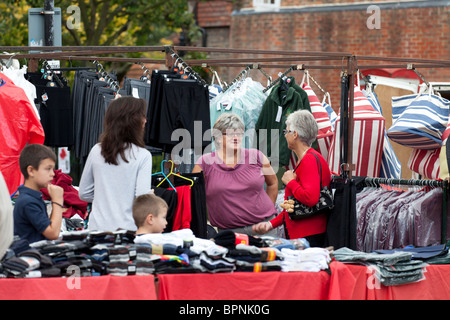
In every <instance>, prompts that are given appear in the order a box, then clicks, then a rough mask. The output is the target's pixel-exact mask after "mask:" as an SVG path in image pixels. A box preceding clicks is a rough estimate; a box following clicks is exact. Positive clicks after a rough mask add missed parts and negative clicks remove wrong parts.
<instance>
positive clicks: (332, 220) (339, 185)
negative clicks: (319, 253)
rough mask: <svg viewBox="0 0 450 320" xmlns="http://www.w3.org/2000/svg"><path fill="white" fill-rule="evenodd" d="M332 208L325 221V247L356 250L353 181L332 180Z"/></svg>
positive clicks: (354, 186)
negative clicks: (333, 190)
mask: <svg viewBox="0 0 450 320" xmlns="http://www.w3.org/2000/svg"><path fill="white" fill-rule="evenodd" d="M330 188H331V189H335V192H334V208H333V210H332V212H331V213H330V215H329V216H328V221H327V230H326V240H325V245H326V246H333V247H334V248H335V249H339V248H342V247H347V248H349V249H352V250H356V225H357V217H356V182H355V180H353V179H333V180H332V181H331V185H330Z"/></svg>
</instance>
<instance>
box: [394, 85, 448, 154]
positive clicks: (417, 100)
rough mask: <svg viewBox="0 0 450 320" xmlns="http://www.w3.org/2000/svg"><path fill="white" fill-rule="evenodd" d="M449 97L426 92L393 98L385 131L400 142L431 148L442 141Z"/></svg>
mask: <svg viewBox="0 0 450 320" xmlns="http://www.w3.org/2000/svg"><path fill="white" fill-rule="evenodd" d="M449 105H450V101H448V100H447V99H444V98H442V97H439V96H437V95H434V94H432V90H431V89H430V91H429V92H428V93H422V94H418V95H417V94H412V95H406V96H401V97H393V98H392V120H393V124H392V127H391V128H389V130H388V132H387V135H388V136H389V138H391V140H392V141H395V142H397V143H399V144H401V145H404V146H407V147H411V148H416V149H426V150H433V149H436V148H439V147H440V146H441V144H442V141H441V136H442V134H443V133H444V130H445V129H446V127H447V123H448V115H449Z"/></svg>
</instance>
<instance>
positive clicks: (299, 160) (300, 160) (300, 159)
mask: <svg viewBox="0 0 450 320" xmlns="http://www.w3.org/2000/svg"><path fill="white" fill-rule="evenodd" d="M309 149H311V147H309V148H307V149H306V150H305V152H303V154H302V156H301V157H300V158H299V159H298V163H297V166H296V167H295V169H294V172H295V171H296V170H297V168H298V166H299V165H300V162H302V159H303V157H304V156H305V154H306V153H307V152H308V150H309Z"/></svg>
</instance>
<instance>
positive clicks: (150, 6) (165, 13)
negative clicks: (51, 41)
mask: <svg viewBox="0 0 450 320" xmlns="http://www.w3.org/2000/svg"><path fill="white" fill-rule="evenodd" d="M44 2H45V1H44V0H40V1H37V0H31V1H25V0H6V1H5V0H4V1H2V2H1V3H0V19H1V20H0V29H1V30H3V32H2V36H1V37H2V38H1V45H4V46H11V45H14V46H20V45H27V42H28V41H27V39H28V9H29V8H40V7H43V6H44ZM54 3H55V7H59V8H61V13H62V26H63V30H62V35H63V45H77V46H83V45H159V44H160V41H161V39H163V38H165V37H167V36H169V35H170V34H172V33H174V32H180V30H181V29H186V30H189V29H190V28H192V27H193V26H194V24H193V16H192V14H190V13H188V11H187V9H188V6H187V1H186V0H170V1H169V0H112V1H108V0H71V1H69V0H55V1H54ZM73 6H75V7H76V8H79V10H78V12H79V14H77V13H75V12H74V11H72V10H70V8H73ZM73 19H77V20H79V21H77V22H79V27H77V28H74V27H72V26H71V25H70V24H68V23H67V21H68V20H70V21H74V20H73ZM5 30H7V31H6V32H5ZM189 31H191V32H192V30H189Z"/></svg>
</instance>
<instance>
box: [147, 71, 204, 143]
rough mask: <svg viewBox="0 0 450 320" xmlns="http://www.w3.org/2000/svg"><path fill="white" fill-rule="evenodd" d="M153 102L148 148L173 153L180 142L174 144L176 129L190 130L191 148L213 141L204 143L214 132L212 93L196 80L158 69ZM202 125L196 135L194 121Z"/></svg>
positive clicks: (151, 96) (152, 96) (152, 90)
mask: <svg viewBox="0 0 450 320" xmlns="http://www.w3.org/2000/svg"><path fill="white" fill-rule="evenodd" d="M151 83H152V84H151V88H150V99H149V105H148V110H147V123H146V129H145V136H144V141H145V143H146V144H147V145H149V146H153V147H157V148H161V149H163V150H164V151H165V152H171V151H172V148H173V147H174V146H175V145H177V144H178V143H179V142H180V141H172V139H171V136H172V133H173V131H174V130H176V129H186V130H187V132H188V133H189V134H190V141H184V139H185V138H184V137H181V138H180V140H183V142H189V143H190V147H192V148H194V147H195V146H198V147H199V148H200V149H203V147H206V146H208V145H209V144H210V143H211V141H210V140H209V139H207V140H206V141H203V135H204V133H205V132H206V131H207V130H210V129H211V122H210V113H209V90H208V88H207V86H204V85H202V84H200V83H199V82H198V81H196V80H191V79H186V80H185V79H180V75H179V74H177V73H176V72H174V71H162V70H154V71H153V72H152V76H151ZM195 121H200V122H201V130H199V131H198V132H195V133H196V134H197V135H194V122H195Z"/></svg>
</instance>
